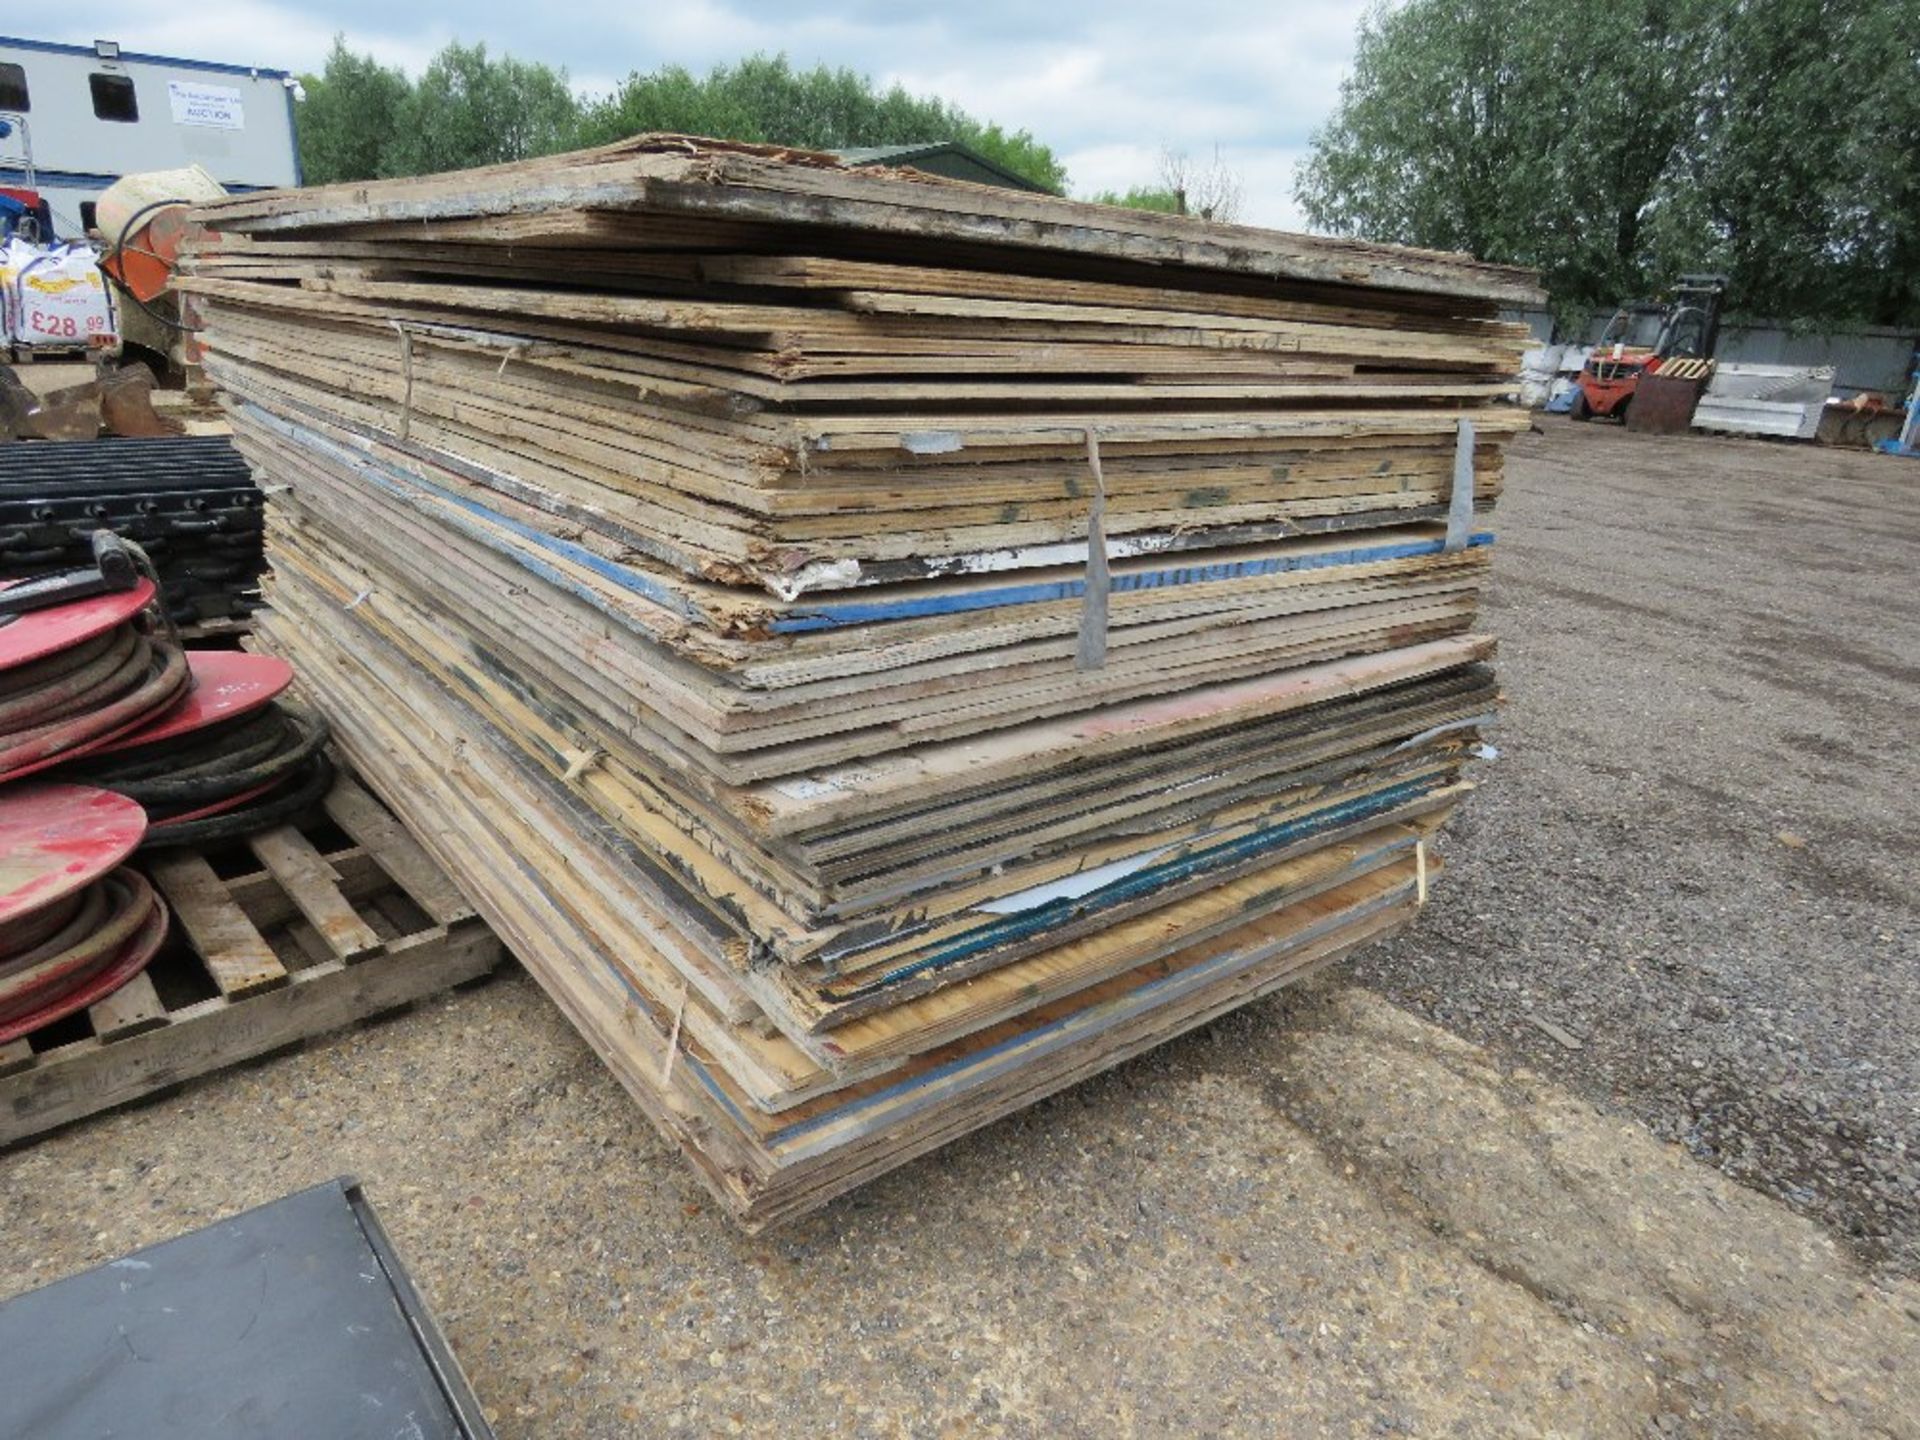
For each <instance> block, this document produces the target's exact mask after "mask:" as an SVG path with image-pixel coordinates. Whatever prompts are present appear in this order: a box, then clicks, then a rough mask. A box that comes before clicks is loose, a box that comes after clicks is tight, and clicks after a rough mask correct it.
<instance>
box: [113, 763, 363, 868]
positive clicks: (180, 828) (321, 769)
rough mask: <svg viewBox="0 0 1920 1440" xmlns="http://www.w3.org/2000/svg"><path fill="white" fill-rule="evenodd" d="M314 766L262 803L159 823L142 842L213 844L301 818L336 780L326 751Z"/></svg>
mask: <svg viewBox="0 0 1920 1440" xmlns="http://www.w3.org/2000/svg"><path fill="white" fill-rule="evenodd" d="M312 767H313V768H312V771H311V773H310V774H309V775H308V776H307V777H306V779H305V780H303V781H302V782H301V783H300V784H298V785H297V786H295V787H294V788H293V789H291V790H281V791H278V792H276V793H275V794H272V795H265V796H262V797H261V802H260V803H259V804H258V805H249V806H245V807H243V808H241V809H239V810H230V811H226V812H223V813H222V814H219V815H209V816H207V817H206V819H204V820H185V821H180V822H178V823H175V824H161V825H155V826H153V827H152V828H151V829H149V830H148V831H147V838H146V839H144V840H142V841H141V842H140V848H141V849H142V850H164V849H168V848H170V847H172V846H176V845H211V844H213V843H214V842H216V841H220V840H233V839H237V838H239V837H240V836H242V835H252V834H255V833H256V832H258V831H261V830H267V829H271V828H272V827H273V826H275V825H284V824H285V823H287V822H288V821H289V820H294V819H297V818H298V817H300V816H301V815H304V814H305V813H306V812H307V811H309V810H311V809H312V808H313V807H314V806H315V805H317V804H319V803H320V797H321V796H323V795H325V794H326V793H327V789H328V787H329V786H331V785H332V784H333V762H332V761H331V760H329V759H327V757H326V754H325V752H322V753H320V754H318V755H316V756H314V757H313V761H312Z"/></svg>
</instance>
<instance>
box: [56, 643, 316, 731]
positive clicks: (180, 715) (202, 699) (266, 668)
mask: <svg viewBox="0 0 1920 1440" xmlns="http://www.w3.org/2000/svg"><path fill="white" fill-rule="evenodd" d="M187 668H188V669H189V670H191V671H192V673H193V678H192V680H191V681H189V682H188V683H189V684H190V685H191V686H192V688H191V689H189V690H188V691H187V693H186V694H185V695H184V696H182V697H181V698H180V699H179V700H177V701H175V702H174V705H173V707H172V708H171V709H170V710H167V711H166V712H164V713H163V714H161V715H160V716H159V718H157V719H154V720H149V721H148V722H147V723H146V724H144V725H142V726H140V727H139V728H138V729H135V730H129V731H128V732H127V733H126V734H125V735H122V736H121V737H120V738H119V739H117V740H113V741H110V742H108V743H107V744H105V745H100V746H96V747H94V748H93V749H91V750H89V751H88V752H87V754H88V755H90V756H91V755H111V754H112V753H113V752H115V751H116V750H131V749H133V748H134V747H135V746H137V745H155V744H158V743H159V742H160V741H162V740H174V739H178V738H179V737H180V736H182V735H190V734H192V733H193V732H194V731H195V730H204V729H205V728H206V727H207V726H209V725H218V724H219V723H220V722H221V721H223V720H233V719H237V718H238V717H240V716H242V715H246V714H248V713H250V712H252V711H254V710H258V709H259V708H260V707H261V706H262V705H265V704H267V703H268V702H269V701H271V700H273V699H274V698H275V697H277V696H278V695H279V694H280V693H281V692H282V691H283V690H285V689H286V688H287V686H289V685H291V684H292V683H293V667H292V666H291V665H289V664H288V663H287V662H286V661H284V660H282V659H281V658H280V657H279V656H277V655H248V654H246V653H245V652H243V651H239V650H189V651H188V652H187Z"/></svg>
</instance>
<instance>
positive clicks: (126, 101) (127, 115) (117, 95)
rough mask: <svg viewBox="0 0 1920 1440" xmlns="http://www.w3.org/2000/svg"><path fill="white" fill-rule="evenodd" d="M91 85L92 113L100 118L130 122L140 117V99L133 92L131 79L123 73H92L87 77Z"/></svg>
mask: <svg viewBox="0 0 1920 1440" xmlns="http://www.w3.org/2000/svg"><path fill="white" fill-rule="evenodd" d="M87 84H88V85H90V86H92V87H93V113H94V114H95V115H97V116H99V117H100V118H101V119H102V120H118V121H120V122H122V123H125V124H131V123H132V122H133V121H135V120H138V119H139V118H140V101H139V100H138V99H137V98H135V96H134V93H133V81H131V80H129V79H128V78H127V77H126V76H124V75H100V74H94V75H89V76H88V77H87Z"/></svg>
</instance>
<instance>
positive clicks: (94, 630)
mask: <svg viewBox="0 0 1920 1440" xmlns="http://www.w3.org/2000/svg"><path fill="white" fill-rule="evenodd" d="M18 583H19V582H18V581H10V582H8V584H18ZM5 588H7V587H6V586H5V585H0V589H5ZM152 601H153V582H152V581H151V580H146V579H142V580H141V581H140V583H139V584H137V585H135V586H134V587H133V588H132V589H131V590H120V591H116V592H114V593H112V594H109V595H92V596H89V597H88V598H86V599H85V600H70V601H68V602H67V603H66V604H65V605H51V606H49V607H48V608H46V609H45V610H29V611H28V612H27V613H26V614H25V615H21V616H17V617H16V618H15V619H13V620H12V621H10V622H8V623H7V624H5V625H0V670H11V669H12V668H13V667H14V666H16V665H26V664H28V663H30V662H32V661H34V660H44V659H45V658H46V657H47V656H49V655H52V654H55V653H57V652H59V651H61V650H64V649H66V648H67V647H68V646H69V645H78V644H79V643H80V642H81V641H83V640H91V639H92V638H93V637H94V636H95V635H98V634H100V633H101V632H102V631H104V630H111V629H112V628H113V627H114V626H116V625H123V624H125V623H126V622H127V621H129V620H131V619H132V618H133V617H134V616H136V615H138V614H139V613H140V612H141V611H142V610H144V609H146V608H147V606H148V605H149V604H151V603H152Z"/></svg>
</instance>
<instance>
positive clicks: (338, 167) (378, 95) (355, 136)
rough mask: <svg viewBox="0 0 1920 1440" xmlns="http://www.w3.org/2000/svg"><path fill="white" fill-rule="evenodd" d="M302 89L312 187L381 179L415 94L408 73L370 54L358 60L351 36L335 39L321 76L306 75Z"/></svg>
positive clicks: (304, 155)
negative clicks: (349, 43) (349, 44)
mask: <svg viewBox="0 0 1920 1440" xmlns="http://www.w3.org/2000/svg"><path fill="white" fill-rule="evenodd" d="M300 90H301V98H300V99H299V100H298V101H297V102H296V103H295V105H294V120H295V128H296V131H297V133H298V135H299V137H300V169H301V172H302V173H303V175H304V176H305V177H306V181H307V183H308V184H309V185H326V184H330V183H332V182H333V181H335V180H367V179H371V178H372V177H373V176H375V175H379V174H382V173H383V168H382V157H383V156H384V155H386V154H387V152H388V151H389V150H390V149H391V148H392V146H393V142H394V136H395V135H396V134H398V133H399V128H400V112H401V110H402V109H403V107H404V106H405V105H406V102H407V97H408V96H409V95H411V94H412V93H413V85H412V83H411V82H409V81H408V79H407V77H406V76H405V74H403V73H402V72H401V71H399V70H396V69H392V68H389V67H388V66H385V65H382V64H380V63H379V61H377V60H375V59H374V58H373V57H372V56H371V55H355V54H354V53H352V52H351V51H350V50H348V49H347V42H346V37H345V36H344V35H336V36H334V37H333V49H331V50H330V51H328V52H327V63H326V66H325V67H324V68H323V69H322V70H321V72H320V74H318V75H302V76H301V77H300Z"/></svg>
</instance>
